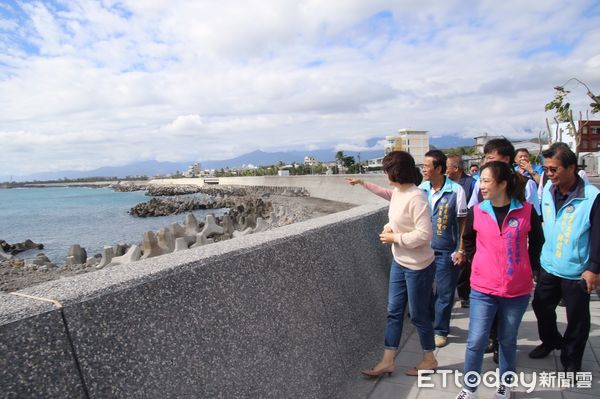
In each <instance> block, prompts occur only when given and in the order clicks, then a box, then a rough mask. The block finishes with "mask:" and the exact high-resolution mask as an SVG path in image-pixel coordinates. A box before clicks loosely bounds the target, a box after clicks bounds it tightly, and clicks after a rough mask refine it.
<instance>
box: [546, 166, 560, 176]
mask: <svg viewBox="0 0 600 399" xmlns="http://www.w3.org/2000/svg"><path fill="white" fill-rule="evenodd" d="M560 168H562V166H556V167H554V166H550V167H546V166H544V167H543V168H542V170H543V171H544V173H546V174H548V173H552V174H555V173H556V172H558V170H559V169H560Z"/></svg>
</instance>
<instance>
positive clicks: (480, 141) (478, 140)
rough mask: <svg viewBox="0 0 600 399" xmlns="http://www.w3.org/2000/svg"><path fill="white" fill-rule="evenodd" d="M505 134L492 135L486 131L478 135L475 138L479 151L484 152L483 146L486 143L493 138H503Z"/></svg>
mask: <svg viewBox="0 0 600 399" xmlns="http://www.w3.org/2000/svg"><path fill="white" fill-rule="evenodd" d="M503 138H504V137H503V136H490V135H489V134H487V133H484V134H483V135H482V136H476V137H474V139H475V147H477V152H478V153H480V154H483V147H484V146H485V144H486V143H487V142H488V141H490V140H492V139H503Z"/></svg>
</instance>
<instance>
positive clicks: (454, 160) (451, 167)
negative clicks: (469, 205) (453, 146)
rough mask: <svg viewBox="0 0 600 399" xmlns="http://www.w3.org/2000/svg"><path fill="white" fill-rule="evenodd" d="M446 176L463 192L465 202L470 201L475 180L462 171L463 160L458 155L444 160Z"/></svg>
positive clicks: (451, 155) (449, 156)
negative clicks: (458, 185)
mask: <svg viewBox="0 0 600 399" xmlns="http://www.w3.org/2000/svg"><path fill="white" fill-rule="evenodd" d="M446 175H447V176H448V177H449V178H450V180H452V181H453V182H455V183H458V184H460V186H461V187H462V188H463V190H465V198H466V199H467V202H469V200H470V199H471V194H472V193H473V188H474V187H475V179H473V178H472V177H471V176H469V175H468V174H466V173H465V171H464V170H463V160H462V157H461V156H460V155H458V154H450V155H448V156H447V158H446Z"/></svg>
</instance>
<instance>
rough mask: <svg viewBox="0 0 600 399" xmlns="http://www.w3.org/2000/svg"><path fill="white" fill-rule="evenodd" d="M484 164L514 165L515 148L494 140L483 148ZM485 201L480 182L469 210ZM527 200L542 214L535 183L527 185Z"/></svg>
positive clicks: (476, 186)
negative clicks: (496, 162) (498, 162)
mask: <svg viewBox="0 0 600 399" xmlns="http://www.w3.org/2000/svg"><path fill="white" fill-rule="evenodd" d="M483 153H484V156H483V162H484V163H487V162H491V161H502V162H506V163H507V164H509V165H512V164H513V163H514V159H515V147H514V146H513V145H512V143H511V142H510V141H509V140H507V139H505V138H499V139H492V140H490V141H488V142H487V143H485V146H483ZM482 200H483V198H482V197H481V193H480V192H479V181H477V182H476V183H475V187H474V188H473V194H472V195H471V199H470V200H469V206H468V207H469V208H472V207H474V206H475V205H477V204H478V203H480V202H481V201H482ZM525 200H526V201H527V202H529V203H530V204H531V205H533V208H534V209H535V211H536V212H537V214H538V215H540V214H541V212H540V201H539V198H538V196H537V185H536V184H535V182H534V181H532V180H528V181H527V183H526V185H525Z"/></svg>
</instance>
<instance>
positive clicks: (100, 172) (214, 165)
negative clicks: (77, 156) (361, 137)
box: [0, 136, 474, 182]
mask: <svg viewBox="0 0 600 399" xmlns="http://www.w3.org/2000/svg"><path fill="white" fill-rule="evenodd" d="M380 140H384V138H377V137H374V138H371V139H369V140H367V145H368V146H369V147H373V146H374V145H375V144H377V142H378V141H380ZM429 142H430V144H431V145H433V146H435V147H436V148H440V149H444V148H450V147H463V146H471V145H473V144H474V142H473V139H470V138H462V137H459V136H443V137H435V138H430V139H429ZM335 154H336V151H335V150H334V149H325V150H315V151H286V152H283V151H281V152H264V151H260V150H258V151H253V152H250V153H248V154H244V155H240V156H239V157H236V158H232V159H226V160H213V161H211V160H209V161H202V162H201V163H202V165H201V166H202V169H222V168H226V167H229V168H239V167H241V166H242V165H249V164H252V165H255V166H260V165H274V164H277V163H278V162H280V161H281V162H283V163H285V164H289V163H293V162H296V163H303V162H304V157H305V156H306V155H310V156H312V157H314V158H315V159H317V160H319V161H322V162H328V161H334V160H335ZM344 155H346V156H352V157H354V159H356V160H358V157H359V156H360V160H361V161H366V160H367V159H372V158H378V157H381V156H383V149H379V150H369V151H361V152H357V151H344ZM193 162H194V161H189V162H158V161H142V162H135V163H131V164H128V165H123V166H105V167H101V168H98V169H93V170H86V171H75V170H65V171H59V172H42V173H35V174H31V175H26V176H0V182H2V181H9V180H11V178H12V180H13V181H33V180H38V181H45V180H59V179H63V178H67V179H79V178H85V177H113V176H114V177H117V178H121V179H122V178H125V177H126V176H155V175H158V174H160V175H166V174H172V173H175V172H176V171H186V170H187V168H188V166H189V165H190V164H192V163H193Z"/></svg>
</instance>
